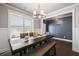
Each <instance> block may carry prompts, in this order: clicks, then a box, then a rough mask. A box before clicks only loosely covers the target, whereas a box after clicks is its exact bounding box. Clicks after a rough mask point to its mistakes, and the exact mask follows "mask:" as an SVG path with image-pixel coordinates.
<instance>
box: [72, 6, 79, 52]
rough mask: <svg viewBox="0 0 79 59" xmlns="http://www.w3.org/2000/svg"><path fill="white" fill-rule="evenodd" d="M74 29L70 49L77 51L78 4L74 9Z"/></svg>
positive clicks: (78, 39) (78, 48)
mask: <svg viewBox="0 0 79 59" xmlns="http://www.w3.org/2000/svg"><path fill="white" fill-rule="evenodd" d="M73 27H74V29H73V32H74V33H73V44H72V50H73V51H75V52H78V53H79V5H78V6H76V8H75V11H74V26H73Z"/></svg>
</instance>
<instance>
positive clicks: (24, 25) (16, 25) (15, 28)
mask: <svg viewBox="0 0 79 59" xmlns="http://www.w3.org/2000/svg"><path fill="white" fill-rule="evenodd" d="M9 20H10V37H11V38H17V37H19V36H20V33H23V32H28V31H30V32H31V31H32V19H29V18H28V17H24V16H20V15H18V14H17V15H15V14H9Z"/></svg>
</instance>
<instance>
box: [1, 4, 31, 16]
mask: <svg viewBox="0 0 79 59" xmlns="http://www.w3.org/2000/svg"><path fill="white" fill-rule="evenodd" d="M2 5H3V6H5V7H7V8H8V9H11V10H15V11H18V12H20V13H23V14H26V15H28V16H31V17H32V14H31V13H30V12H27V11H25V10H22V9H20V8H16V7H14V6H11V5H8V4H5V3H2Z"/></svg>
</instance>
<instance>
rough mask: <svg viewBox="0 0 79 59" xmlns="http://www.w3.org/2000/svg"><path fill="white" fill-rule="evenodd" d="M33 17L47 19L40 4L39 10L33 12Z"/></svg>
mask: <svg viewBox="0 0 79 59" xmlns="http://www.w3.org/2000/svg"><path fill="white" fill-rule="evenodd" d="M33 17H34V18H35V19H42V18H44V17H45V15H44V12H43V10H42V9H41V7H40V4H38V8H37V9H36V10H35V11H33Z"/></svg>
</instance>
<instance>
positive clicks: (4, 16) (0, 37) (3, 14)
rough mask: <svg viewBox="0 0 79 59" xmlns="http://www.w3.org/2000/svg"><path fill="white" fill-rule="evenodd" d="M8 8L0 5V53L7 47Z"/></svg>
mask: <svg viewBox="0 0 79 59" xmlns="http://www.w3.org/2000/svg"><path fill="white" fill-rule="evenodd" d="M8 38H9V36H8V9H7V8H6V7H4V6H2V5H0V53H2V52H4V51H6V50H8V49H9V44H8Z"/></svg>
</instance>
